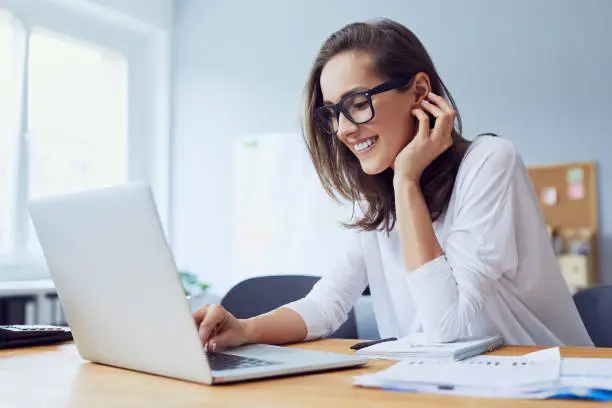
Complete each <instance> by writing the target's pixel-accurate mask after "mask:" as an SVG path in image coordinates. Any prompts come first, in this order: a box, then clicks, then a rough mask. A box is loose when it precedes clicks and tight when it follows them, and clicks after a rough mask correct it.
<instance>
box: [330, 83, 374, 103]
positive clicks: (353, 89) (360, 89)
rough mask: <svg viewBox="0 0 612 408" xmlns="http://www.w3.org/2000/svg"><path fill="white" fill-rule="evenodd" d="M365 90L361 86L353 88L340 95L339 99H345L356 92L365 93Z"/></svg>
mask: <svg viewBox="0 0 612 408" xmlns="http://www.w3.org/2000/svg"><path fill="white" fill-rule="evenodd" d="M367 89H368V88H364V87H363V86H356V87H353V88H351V89H349V90H348V91H346V92H345V93H343V94H342V95H340V99H342V98H345V97H347V96H349V95H350V94H353V93H356V92H361V91H365V90H367ZM323 103H324V104H325V105H333V104H334V103H333V102H330V101H323Z"/></svg>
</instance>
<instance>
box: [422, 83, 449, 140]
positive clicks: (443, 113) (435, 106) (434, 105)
mask: <svg viewBox="0 0 612 408" xmlns="http://www.w3.org/2000/svg"><path fill="white" fill-rule="evenodd" d="M427 97H428V98H429V99H430V101H428V100H423V102H422V105H423V108H424V109H425V110H427V111H428V112H430V113H431V114H432V115H433V116H435V117H436V124H435V125H434V130H433V132H432V139H433V140H436V141H438V142H445V143H444V144H448V143H450V142H451V141H452V129H453V127H454V125H455V117H456V113H455V110H454V109H453V107H452V106H451V105H450V104H449V103H448V102H447V101H446V99H444V98H442V97H441V96H438V95H436V94H434V93H433V92H430V93H429V95H428V96H427Z"/></svg>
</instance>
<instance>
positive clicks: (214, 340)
mask: <svg viewBox="0 0 612 408" xmlns="http://www.w3.org/2000/svg"><path fill="white" fill-rule="evenodd" d="M234 335H235V334H234V333H232V332H231V331H230V330H226V331H223V332H221V333H219V334H216V335H215V336H214V337H211V338H210V340H209V341H208V350H209V351H215V350H216V349H222V348H231V347H234V346H236V345H237V344H236V342H235V340H234V339H233V338H232V336H234Z"/></svg>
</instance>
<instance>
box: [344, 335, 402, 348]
mask: <svg viewBox="0 0 612 408" xmlns="http://www.w3.org/2000/svg"><path fill="white" fill-rule="evenodd" d="M395 340H397V337H387V338H386V339H380V340H372V341H364V342H361V343H357V344H353V345H352V346H351V348H352V349H353V350H360V349H362V348H366V347H370V346H373V345H375V344H378V343H384V342H386V341H395Z"/></svg>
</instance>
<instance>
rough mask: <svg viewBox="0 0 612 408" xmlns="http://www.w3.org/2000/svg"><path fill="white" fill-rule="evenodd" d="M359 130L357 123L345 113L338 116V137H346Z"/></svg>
mask: <svg viewBox="0 0 612 408" xmlns="http://www.w3.org/2000/svg"><path fill="white" fill-rule="evenodd" d="M356 131H357V125H356V124H354V123H353V122H351V121H350V120H348V119H347V117H346V116H344V113H341V114H340V117H339V118H338V133H337V134H338V137H339V138H346V137H347V136H349V135H351V134H353V133H355V132H356Z"/></svg>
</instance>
